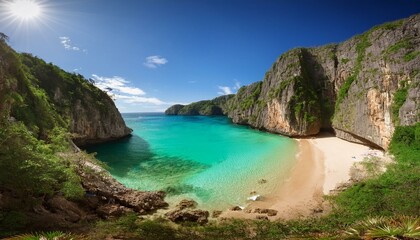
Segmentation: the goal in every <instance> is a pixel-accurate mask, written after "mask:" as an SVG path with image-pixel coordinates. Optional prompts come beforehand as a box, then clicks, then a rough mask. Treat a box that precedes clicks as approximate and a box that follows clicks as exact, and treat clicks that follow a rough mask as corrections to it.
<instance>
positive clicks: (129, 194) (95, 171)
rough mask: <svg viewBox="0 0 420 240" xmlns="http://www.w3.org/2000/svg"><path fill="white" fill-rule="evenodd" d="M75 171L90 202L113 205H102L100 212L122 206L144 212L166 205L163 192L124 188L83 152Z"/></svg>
mask: <svg viewBox="0 0 420 240" xmlns="http://www.w3.org/2000/svg"><path fill="white" fill-rule="evenodd" d="M77 171H78V175H79V176H80V177H81V180H82V185H83V188H84V189H85V190H86V192H87V193H88V196H87V197H88V198H89V201H90V202H94V203H102V204H98V206H102V205H103V204H105V203H112V204H113V205H114V206H112V207H111V206H107V207H106V208H104V207H103V206H102V210H99V211H100V213H103V212H106V211H104V209H105V210H110V212H112V211H111V210H113V209H115V208H117V209H118V208H119V207H120V206H122V207H125V208H128V209H132V210H133V211H135V212H138V213H141V214H146V213H149V212H153V211H156V210H157V209H159V208H164V207H166V206H168V204H167V203H166V202H165V201H164V198H165V193H164V192H161V191H158V192H142V191H137V190H133V189H129V188H126V187H125V186H123V185H122V184H121V183H119V182H117V181H116V180H115V179H114V178H112V177H111V175H110V174H109V173H108V172H107V171H105V170H104V169H102V168H101V167H100V166H98V165H96V164H94V163H92V162H91V161H89V160H88V159H87V157H85V156H83V154H79V160H78V168H77ZM94 205H96V204H94ZM93 208H95V209H96V208H97V207H95V206H94V207H93ZM120 209H121V208H120ZM115 211H120V210H115ZM121 211H122V210H121Z"/></svg>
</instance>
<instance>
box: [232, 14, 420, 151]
mask: <svg viewBox="0 0 420 240" xmlns="http://www.w3.org/2000/svg"><path fill="white" fill-rule="evenodd" d="M419 28H420V15H415V16H412V17H410V18H408V19H404V20H400V21H396V22H391V23H386V24H383V25H381V26H378V27H375V28H373V29H371V30H369V31H367V32H365V33H363V34H361V35H358V36H356V37H353V38H351V39H349V40H348V41H345V42H343V43H340V44H337V45H335V44H333V45H327V46H323V47H317V48H309V49H305V48H300V49H293V50H291V51H289V52H286V53H284V54H283V55H282V56H280V58H279V59H277V61H276V62H275V63H274V64H273V66H272V67H271V69H270V70H269V71H268V72H267V73H266V75H265V77H264V79H263V81H261V82H257V83H254V84H251V85H249V86H247V87H243V88H241V89H240V90H239V91H238V93H237V94H236V95H235V97H233V98H232V99H231V100H230V101H229V102H228V108H227V113H228V114H227V115H228V116H229V117H230V118H232V120H233V122H235V123H239V124H248V125H250V126H252V127H255V128H259V129H265V130H268V131H271V132H276V133H281V134H284V135H288V136H308V135H313V134H317V133H318V132H319V131H320V130H321V129H323V128H324V129H331V128H333V129H334V130H335V132H336V134H337V136H338V137H340V138H343V139H346V140H349V141H355V142H360V143H364V144H370V145H374V146H379V147H381V148H384V149H386V148H387V147H388V145H389V142H390V139H391V137H392V134H393V131H394V127H395V125H397V124H401V125H412V124H414V123H416V122H418V121H419V120H420V110H419V106H420V105H419V102H420V93H419V92H420V76H419V74H418V73H419V68H420V67H419V66H420V58H419V53H420V38H419V34H420V31H419Z"/></svg>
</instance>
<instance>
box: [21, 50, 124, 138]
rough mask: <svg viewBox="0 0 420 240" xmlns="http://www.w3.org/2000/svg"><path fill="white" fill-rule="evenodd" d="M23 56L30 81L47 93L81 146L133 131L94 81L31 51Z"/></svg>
mask: <svg viewBox="0 0 420 240" xmlns="http://www.w3.org/2000/svg"><path fill="white" fill-rule="evenodd" d="M20 58H21V60H22V64H23V69H25V70H26V73H27V74H28V75H30V76H31V77H30V80H31V81H30V84H32V86H33V87H34V88H39V89H41V91H43V92H45V95H46V97H47V98H48V99H47V100H48V101H49V102H50V103H51V104H52V105H53V107H54V109H55V110H56V111H57V112H58V114H59V115H60V116H62V118H63V120H64V121H65V124H66V126H65V127H66V128H68V129H69V131H70V132H71V133H72V134H73V140H74V142H75V143H76V144H77V145H79V146H80V145H84V144H90V143H98V142H104V141H109V140H113V139H117V138H121V137H124V136H127V135H129V134H130V133H131V129H129V128H128V127H127V126H126V125H125V123H124V120H123V119H122V117H121V114H120V113H119V112H118V110H117V108H116V107H115V104H114V102H113V101H112V99H111V98H110V97H109V96H108V95H107V94H106V93H104V92H103V91H101V90H99V89H98V88H96V87H95V86H94V85H93V83H92V82H89V81H88V80H86V79H84V78H83V77H82V76H81V75H77V74H70V73H67V72H65V71H63V70H61V69H60V68H58V67H57V66H54V65H52V64H47V63H45V62H44V61H43V60H41V59H38V58H36V57H33V56H31V55H29V54H21V56H20ZM27 110H29V109H27Z"/></svg>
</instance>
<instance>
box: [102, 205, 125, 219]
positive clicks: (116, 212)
mask: <svg viewBox="0 0 420 240" xmlns="http://www.w3.org/2000/svg"><path fill="white" fill-rule="evenodd" d="M128 212H132V210H131V209H129V208H126V207H123V206H121V205H119V204H104V205H102V206H100V207H98V208H97V209H96V213H98V214H99V216H101V217H103V218H111V217H120V216H122V215H123V214H124V213H128Z"/></svg>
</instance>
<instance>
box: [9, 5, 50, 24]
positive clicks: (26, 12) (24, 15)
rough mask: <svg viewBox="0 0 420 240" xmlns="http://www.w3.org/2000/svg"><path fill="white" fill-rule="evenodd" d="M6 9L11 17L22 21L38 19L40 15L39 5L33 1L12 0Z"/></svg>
mask: <svg viewBox="0 0 420 240" xmlns="http://www.w3.org/2000/svg"><path fill="white" fill-rule="evenodd" d="M7 7H8V11H9V14H10V15H11V16H13V17H14V18H17V19H19V20H22V21H29V20H32V19H35V18H38V17H39V16H40V15H41V13H42V8H41V5H40V4H39V3H38V2H36V1H35V0H14V1H11V2H8V5H7Z"/></svg>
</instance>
